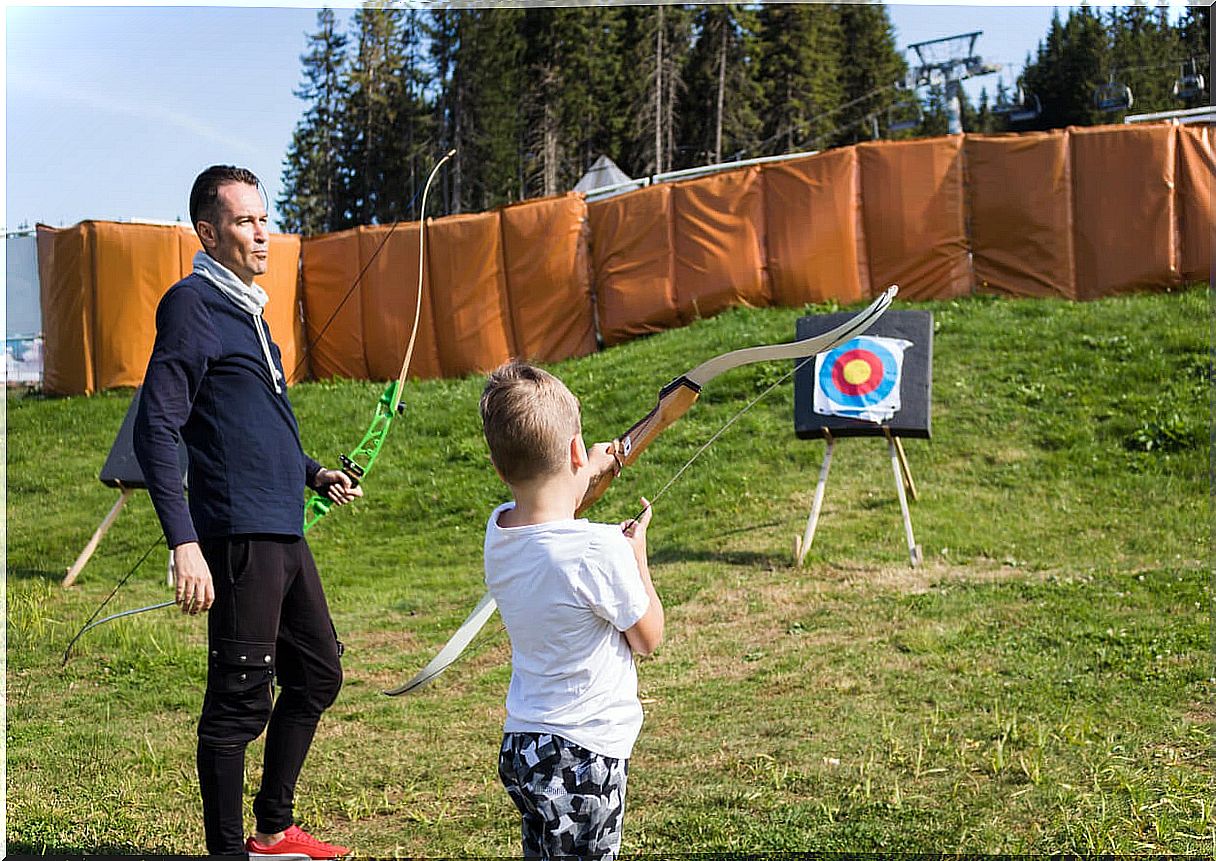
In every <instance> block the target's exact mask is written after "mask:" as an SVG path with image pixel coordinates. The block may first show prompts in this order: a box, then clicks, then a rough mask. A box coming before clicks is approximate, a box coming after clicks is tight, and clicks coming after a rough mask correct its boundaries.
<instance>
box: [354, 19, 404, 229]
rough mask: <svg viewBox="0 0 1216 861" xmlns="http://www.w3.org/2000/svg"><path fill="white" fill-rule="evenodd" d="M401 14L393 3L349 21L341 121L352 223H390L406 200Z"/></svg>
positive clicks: (396, 216) (398, 214) (398, 215)
mask: <svg viewBox="0 0 1216 861" xmlns="http://www.w3.org/2000/svg"><path fill="white" fill-rule="evenodd" d="M401 17H402V13H401V12H400V11H399V10H397V9H393V8H391V7H375V6H364V7H361V8H360V9H358V10H357V11H356V12H355V16H354V20H353V24H352V26H353V29H354V33H355V44H356V49H355V56H354V58H353V60H352V63H351V68H350V74H349V78H348V80H349V84H348V91H349V96H348V98H347V101H346V110H345V121H344V127H345V129H346V130H347V135H346V154H347V157H346V165H345V167H346V170H345V173H344V178H345V183H344V192H345V200H344V210H345V215H346V218H347V219H348V223H350V224H374V223H383V222H387V221H393V220H395V219H396V218H398V217H400V214H401V212H400V211H401V208H402V205H403V203H404V202H405V200H408V197H406V198H405V199H404V200H403V195H404V194H405V192H406V188H405V181H404V178H403V177H402V167H401V166H402V164H403V163H404V161H405V158H404V153H403V152H402V151H401V147H400V142H399V141H398V140H397V139H396V138H395V137H394V133H395V131H396V130H397V126H398V117H397V113H398V111H399V110H400V106H401V103H402V93H401V86H402V80H401V77H400V76H399V73H398V71H399V69H400V67H401V65H402V53H403V52H402V46H401V41H400V29H401Z"/></svg>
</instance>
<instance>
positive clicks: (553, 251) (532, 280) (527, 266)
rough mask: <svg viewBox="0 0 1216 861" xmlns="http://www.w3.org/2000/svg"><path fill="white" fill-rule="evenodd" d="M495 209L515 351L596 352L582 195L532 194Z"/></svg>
mask: <svg viewBox="0 0 1216 861" xmlns="http://www.w3.org/2000/svg"><path fill="white" fill-rule="evenodd" d="M499 213H500V218H501V225H502V249H503V261H504V263H505V264H506V275H507V278H506V281H507V300H508V306H509V307H510V310H511V331H512V332H514V333H515V351H516V354H517V355H518V356H519V357H520V358H523V359H529V360H532V361H536V362H560V361H561V360H562V359H569V358H572V357H574V356H585V355H587V354H588V353H593V352H595V321H594V318H593V316H592V312H591V261H590V260H589V258H588V256H587V236H586V232H587V204H586V202H585V201H584V200H583V198H582V195H579V194H567V195H564V196H562V197H550V198H543V199H541V200H531V201H527V202H526V203H518V204H515V205H514V206H508V207H505V208H503V209H501V210H500V211H499Z"/></svg>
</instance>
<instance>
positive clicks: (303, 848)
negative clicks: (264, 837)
mask: <svg viewBox="0 0 1216 861" xmlns="http://www.w3.org/2000/svg"><path fill="white" fill-rule="evenodd" d="M245 851H246V852H248V853H249V857H250V858H251V859H252V858H277V859H280V861H287V859H291V861H306V859H309V858H324V859H328V858H338V857H340V856H342V855H346V854H347V853H349V852H350V850H349V849H347V848H346V847H345V846H335V845H334V844H333V843H325V842H323V841H321V840H318V839H317V838H315V837H313V836H312V835H311V834H309V833H308V832H307V831H305V830H304V829H303V828H301V827H300V826H298V825H293V826H291V827H290V828H288V829H287V830H286V831H284V832H283V839H282V840H280V841H279V842H278V843H271V844H270V845H269V846H264V845H263V844H261V843H259V842H258V841H257V840H255V839H254V838H252V837H250V838H249V839H248V840H246V841H245Z"/></svg>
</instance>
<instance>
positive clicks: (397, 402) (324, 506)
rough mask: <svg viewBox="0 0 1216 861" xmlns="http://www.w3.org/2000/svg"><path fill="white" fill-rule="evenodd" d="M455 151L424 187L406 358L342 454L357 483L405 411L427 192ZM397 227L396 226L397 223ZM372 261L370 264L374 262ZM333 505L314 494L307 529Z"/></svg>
mask: <svg viewBox="0 0 1216 861" xmlns="http://www.w3.org/2000/svg"><path fill="white" fill-rule="evenodd" d="M455 154H456V150H454V149H453V150H449V151H448V152H447V153H446V154H445V155H444V156H443V158H441V159H440V160H439V161H437V162H436V163H435V166H434V167H433V168H432V169H431V173H430V176H428V177H427V179H426V185H424V186H423V187H422V204H421V206H420V207H419V210H418V215H419V222H418V289H417V291H415V294H414V295H415V296H416V297H417V299H416V301H415V302H414V325H413V327H412V328H411V329H410V340H409V342H408V343H407V344H406V347H405V358H404V359H403V360H402V362H401V372H400V373H399V374H398V375H397V379H396V380H395V381H393V382H391V383H389V384H388V386H387V387H386V388H385V390H384V394H382V395H381V396H380V400H379V401H378V402H377V403H376V412H375V415H374V416H373V417H372V422H371V424H370V425H369V426H368V429H367V432H366V433H365V434H364V435H363V439H361V440H360V441H359V444H358V445H356V446H355V447H354V449H352V450H351V451H350V453H348V454H345V455H343V456H342V457H341V463H342V471H343V472H345V473H346V475H347V476H348V477H349V478H350V480H351V481H352V482H353V483H354V484H356V485H358V484H359V482H360V481H361V480H363V478H364V477H366V476H367V474H368V473H369V472H370V471H371V468H372V465H373V464H374V463H375V462H376V458H377V457H378V456H379V454H380V450H381V448H383V446H384V441H385V440H386V439H387V438H388V431H389V428H390V427H392V424H393V419H394V418H395V417H396V416H399V415H401V414H402V413H403V412H405V405H404V404H403V403H402V402H401V395H402V392H403V391H404V390H405V380H406V377H407V376H409V372H410V363H411V361H412V360H413V358H414V344H415V343H416V342H417V340H418V322H419V320H421V319H422V287H423V277H424V275H425V273H426V199H427V195H428V194H430V191H431V184H432V183H433V182H434V181H435V177H436V176H438V175H439V169H440V168H441V167H443V165H444V163H445V162H446V161H447V160H448V159H450V158H451V157H452V156H453V155H455ZM393 227H394V228H395V227H396V224H395V223H394V225H393ZM391 234H392V231H391V230H390V231H389V235H391ZM384 240H385V242H387V241H388V236H385V237H384ZM383 247H384V242H381V243H380V246H379V247H378V248H377V249H376V253H377V254H379V253H380V249H381V248H383ZM373 259H375V255H373ZM368 262H369V265H370V262H371V261H368ZM365 269H366V267H365ZM332 507H333V502H332V501H331V500H330V499H329V498H328V497H326V496H322V495H321V494H316V495H314V496H312V497H310V498H309V500H308V502H307V503H305V507H304V531H305V532H307V531H308V530H309V528H310V527H312V526H313V524H315V523H316V522H317V521H318V520H320V519H321V518H322V517H324V516H325V515H326V514H327V513H329V510H330V508H332Z"/></svg>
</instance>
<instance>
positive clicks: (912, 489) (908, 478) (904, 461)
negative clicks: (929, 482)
mask: <svg viewBox="0 0 1216 861" xmlns="http://www.w3.org/2000/svg"><path fill="white" fill-rule="evenodd" d="M892 439H894V441H895V453H896V454H898V455H899V466H900V469H902V470H903V474H904V485H905V486H907V488H908V493H910V494H912V501H913V502H915V501H916V498H917V497H916V482H914V481H913V480H912V470H911V469H910V468H909V467H908V456H907V455H905V454H904V441H903V440H902V439H900V438H899V437H893V438H892Z"/></svg>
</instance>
